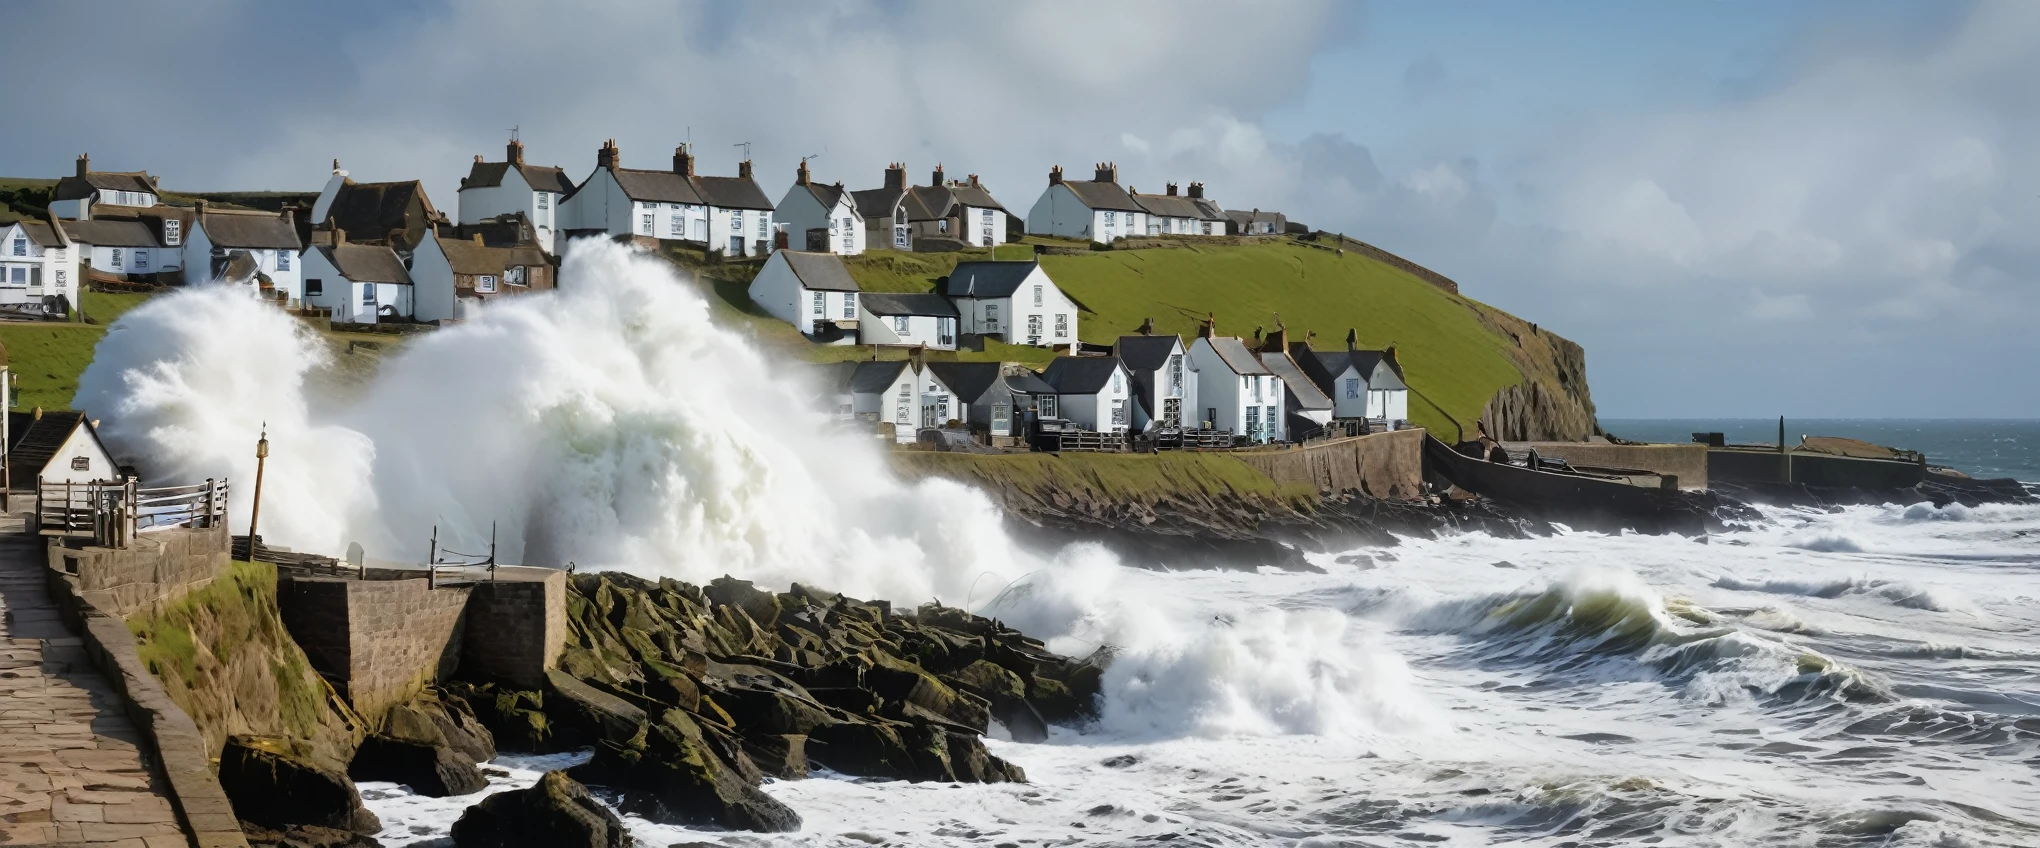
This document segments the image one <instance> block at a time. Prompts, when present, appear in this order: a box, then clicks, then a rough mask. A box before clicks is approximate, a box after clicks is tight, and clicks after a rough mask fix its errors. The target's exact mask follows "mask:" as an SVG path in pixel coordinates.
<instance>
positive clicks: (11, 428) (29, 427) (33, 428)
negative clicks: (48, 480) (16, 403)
mask: <svg viewBox="0 0 2040 848" xmlns="http://www.w3.org/2000/svg"><path fill="white" fill-rule="evenodd" d="M79 427H84V428H85V429H86V432H87V433H88V434H90V435H91V436H92V440H93V441H94V442H99V433H98V432H96V431H94V430H93V429H92V423H91V422H89V421H87V420H85V413H83V412H68V411H56V410H46V411H44V412H43V414H42V418H40V419H38V418H36V417H35V413H33V412H9V413H7V432H8V435H9V436H11V437H12V438H13V440H14V444H12V445H9V446H8V448H7V455H8V461H9V462H11V463H13V464H14V468H15V473H13V474H11V475H9V477H8V481H9V483H11V484H12V485H13V487H14V488H15V489H17V490H21V489H25V490H29V491H33V490H34V489H35V481H36V477H38V476H40V475H41V474H42V472H43V470H44V469H45V468H46V467H48V465H49V464H50V459H51V458H52V457H54V456H56V454H57V450H58V449H59V448H62V447H63V446H64V442H66V441H69V440H70V438H71V432H72V431H73V430H76V429H78V428H79ZM99 449H100V450H102V451H103V450H106V444H105V443H103V442H100V443H99ZM114 470H115V469H112V468H102V469H94V472H93V473H94V474H95V475H96V477H97V478H105V479H111V478H112V476H113V472H114Z"/></svg>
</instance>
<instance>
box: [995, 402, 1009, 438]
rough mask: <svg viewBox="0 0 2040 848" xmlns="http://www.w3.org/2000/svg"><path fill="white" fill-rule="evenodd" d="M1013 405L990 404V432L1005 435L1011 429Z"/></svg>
mask: <svg viewBox="0 0 2040 848" xmlns="http://www.w3.org/2000/svg"><path fill="white" fill-rule="evenodd" d="M1012 422H1013V407H1012V406H1011V405H1008V404H1003V403H995V404H992V432H993V433H997V434H999V435H1005V434H1006V433H1007V432H1009V431H1011V430H1012V429H1013V423H1012Z"/></svg>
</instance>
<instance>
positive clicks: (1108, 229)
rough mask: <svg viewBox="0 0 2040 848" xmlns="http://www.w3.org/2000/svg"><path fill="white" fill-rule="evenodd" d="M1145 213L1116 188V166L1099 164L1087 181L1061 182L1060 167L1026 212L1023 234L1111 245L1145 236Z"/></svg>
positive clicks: (1129, 197) (1131, 196)
mask: <svg viewBox="0 0 2040 848" xmlns="http://www.w3.org/2000/svg"><path fill="white" fill-rule="evenodd" d="M1147 219H1148V214H1147V210H1146V209H1144V208H1142V207H1141V205H1140V203H1139V202H1138V201H1136V200H1134V199H1133V195H1131V194H1128V193H1127V192H1126V189H1123V188H1120V187H1119V166H1117V165H1114V164H1112V163H1109V162H1107V163H1101V164H1099V165H1098V169H1097V172H1096V173H1095V174H1094V175H1093V179H1091V180H1088V181H1086V180H1064V179H1063V170H1062V166H1061V165H1057V166H1055V167H1054V168H1052V169H1050V170H1049V172H1048V188H1047V189H1046V190H1045V191H1043V192H1042V193H1041V199H1039V200H1036V201H1034V208H1033V209H1031V210H1028V212H1027V232H1029V233H1031V234H1033V235H1040V236H1062V237H1064V238H1075V239H1084V240H1087V241H1096V242H1104V243H1106V244H1110V243H1112V241H1113V240H1114V239H1120V238H1126V237H1129V236H1141V235H1147V231H1148V223H1147Z"/></svg>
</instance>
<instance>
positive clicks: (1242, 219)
mask: <svg viewBox="0 0 2040 848" xmlns="http://www.w3.org/2000/svg"><path fill="white" fill-rule="evenodd" d="M1225 216H1226V217H1227V218H1231V219H1232V220H1233V221H1235V222H1237V223H1240V224H1280V223H1283V220H1282V213H1280V212H1270V211H1268V210H1266V209H1251V210H1249V209H1227V210H1225Z"/></svg>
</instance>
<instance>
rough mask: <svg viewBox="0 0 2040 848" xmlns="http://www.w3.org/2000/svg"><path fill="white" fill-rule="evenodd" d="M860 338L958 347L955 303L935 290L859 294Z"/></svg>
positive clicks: (874, 342) (876, 342) (873, 341)
mask: <svg viewBox="0 0 2040 848" xmlns="http://www.w3.org/2000/svg"><path fill="white" fill-rule="evenodd" d="M857 338H858V342H859V343H861V344H867V345H907V346H925V347H927V348H928V349H930V350H955V349H956V304H953V303H950V302H949V298H946V297H943V296H942V295H939V294H934V293H932V292H930V293H925V294H892V293H884V292H864V293H863V294H860V295H858V297H857Z"/></svg>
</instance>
